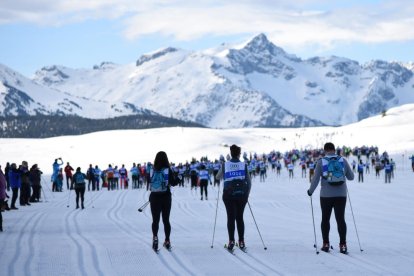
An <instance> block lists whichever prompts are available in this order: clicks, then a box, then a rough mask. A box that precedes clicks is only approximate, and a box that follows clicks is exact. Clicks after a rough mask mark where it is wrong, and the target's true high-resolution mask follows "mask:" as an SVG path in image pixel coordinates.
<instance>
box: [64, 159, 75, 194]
mask: <svg viewBox="0 0 414 276" xmlns="http://www.w3.org/2000/svg"><path fill="white" fill-rule="evenodd" d="M73 171H74V169H73V168H72V166H71V165H70V164H69V162H67V163H66V166H65V175H66V187H67V188H68V190H69V189H71V190H73V183H72V176H73V174H72V172H73ZM69 181H70V184H69Z"/></svg>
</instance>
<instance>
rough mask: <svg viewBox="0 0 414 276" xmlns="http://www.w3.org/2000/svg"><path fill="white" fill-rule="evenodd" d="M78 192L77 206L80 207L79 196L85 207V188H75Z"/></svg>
mask: <svg viewBox="0 0 414 276" xmlns="http://www.w3.org/2000/svg"><path fill="white" fill-rule="evenodd" d="M75 192H76V206H79V196H80V198H81V203H82V206H83V201H84V199H85V187H80V188H75Z"/></svg>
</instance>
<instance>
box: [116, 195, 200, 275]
mask: <svg viewBox="0 0 414 276" xmlns="http://www.w3.org/2000/svg"><path fill="white" fill-rule="evenodd" d="M127 195H128V194H127V193H124V196H123V197H122V201H121V206H119V208H116V211H115V212H114V216H115V218H116V219H117V220H118V221H123V223H125V224H127V225H128V226H129V228H130V229H132V228H134V225H132V224H130V223H129V221H127V220H125V219H122V218H121V217H120V215H119V213H120V210H122V207H123V205H124V204H125V198H126V196H127ZM130 229H128V228H127V231H125V230H124V231H125V232H126V233H127V234H129V235H131V236H134V237H135V238H136V239H139V240H141V241H143V240H142V238H138V237H136V236H135V235H132V234H131V233H130ZM150 246H151V245H150ZM171 253H173V252H168V254H170V255H171V256H172V258H173V259H174V260H175V261H176V263H177V264H178V265H179V266H180V267H181V268H182V269H184V270H185V271H186V272H188V273H189V275H195V274H196V273H194V272H192V271H191V270H190V269H189V268H188V267H187V266H185V265H184V264H183V263H182V262H181V261H179V260H178V259H177V257H176V256H174V254H171ZM158 255H159V256H160V257H161V256H162V254H158ZM162 261H163V262H164V264H166V266H167V268H169V269H170V270H171V271H172V272H173V273H174V274H175V275H181V274H180V273H179V272H177V271H175V270H174V269H173V268H172V267H171V266H169V265H168V262H167V261H166V260H165V259H164V257H163V256H162Z"/></svg>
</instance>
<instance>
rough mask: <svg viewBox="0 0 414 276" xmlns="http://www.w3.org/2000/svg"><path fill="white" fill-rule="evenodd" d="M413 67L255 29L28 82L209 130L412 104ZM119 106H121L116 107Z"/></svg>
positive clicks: (365, 113)
mask: <svg viewBox="0 0 414 276" xmlns="http://www.w3.org/2000/svg"><path fill="white" fill-rule="evenodd" d="M413 70H414V66H412V63H409V62H407V63H403V62H386V61H381V60H373V61H370V62H367V63H365V64H360V63H359V62H357V61H354V60H351V59H348V58H343V57H336V56H330V57H313V58H309V59H301V58H299V57H297V56H295V55H292V54H289V53H287V52H286V51H285V50H283V49H282V48H281V47H278V46H276V45H275V44H274V43H272V42H271V41H269V39H268V38H267V37H266V35H265V34H259V35H257V36H255V37H253V38H252V39H251V40H249V41H247V42H246V43H244V44H242V45H238V46H235V47H234V46H230V45H227V44H223V45H221V46H219V47H217V48H212V49H208V50H204V51H189V50H183V49H179V48H175V47H166V48H163V49H160V50H157V51H154V52H152V53H148V54H145V55H142V56H141V57H139V58H138V59H137V60H136V61H135V62H133V63H130V64H125V65H119V64H114V63H111V62H103V63H101V64H100V65H95V66H94V67H93V68H92V69H71V68H68V67H64V66H56V65H52V66H45V67H43V68H42V69H40V70H38V71H37V72H36V73H35V76H34V78H33V82H35V83H36V84H37V85H39V86H41V87H45V88H48V89H51V90H52V91H56V92H60V93H64V94H65V95H70V96H73V97H81V98H84V99H85V100H90V101H97V102H104V103H107V104H109V105H110V106H111V105H118V106H119V105H120V103H128V104H130V105H131V106H133V107H135V108H136V110H139V109H142V110H147V111H149V112H154V113H157V114H161V115H163V116H166V117H172V118H176V119H180V120H184V121H194V122H196V123H199V124H203V125H206V126H208V127H213V128H237V127H258V126H260V127H278V126H292V127H301V126H321V125H345V124H349V123H354V122H357V121H360V120H362V119H364V118H367V117H370V116H374V115H377V114H379V113H381V112H383V111H384V110H387V109H389V108H391V107H394V106H399V105H402V104H406V103H412V102H414V89H413V88H414V80H413V79H414V78H413V73H414V71H413ZM0 73H1V71H0ZM74 102H75V103H77V102H76V101H74ZM66 104H68V103H66ZM68 105H70V104H68ZM70 106H71V105H70ZM72 108H73V110H75V107H72ZM122 109H123V106H122V104H121V105H120V107H119V108H117V110H118V111H120V110H122ZM110 110H111V109H110ZM0 111H1V110H0ZM128 112H130V113H131V114H135V113H134V111H133V110H129V111H128ZM128 112H126V113H127V114H125V112H124V113H123V114H122V115H128V114H129V113H128ZM135 112H136V111H135ZM114 113H115V114H114ZM118 113H119V112H118ZM118 113H117V112H115V111H114V110H112V111H111V112H107V111H105V112H99V113H98V115H99V116H100V117H101V118H102V117H104V116H108V114H110V115H111V116H121V115H120V114H118ZM85 116H86V117H88V116H91V114H85ZM96 116H97V115H96V114H95V117H96Z"/></svg>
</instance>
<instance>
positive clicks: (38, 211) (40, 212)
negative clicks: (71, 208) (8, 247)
mask: <svg viewBox="0 0 414 276" xmlns="http://www.w3.org/2000/svg"><path fill="white" fill-rule="evenodd" d="M41 203H46V202H41ZM37 204H39V203H36V204H34V205H32V206H30V208H32V210H34V211H36V213H35V215H32V213H31V212H25V214H24V215H23V217H22V218H21V219H19V220H17V221H16V222H15V223H14V224H13V225H12V226H11V228H16V227H14V226H16V225H17V224H18V223H19V222H20V221H21V220H22V219H23V218H25V217H26V216H28V215H30V218H29V219H27V220H26V223H25V224H24V225H23V226H22V227H19V229H20V230H21V231H20V233H21V234H22V232H23V230H24V229H25V228H26V227H27V226H28V225H29V224H30V222H31V221H32V220H33V219H35V218H37V217H39V218H41V217H43V216H44V214H45V213H44V211H45V210H46V209H47V206H46V205H42V206H41V208H39V209H36V208H37V206H39V205H37ZM60 204H62V203H61V202H60V201H55V202H53V204H52V205H53V206H56V207H58V206H59V205H60ZM38 223H39V222H38V221H36V223H35V225H36V226H37V224H38ZM32 239H33V237H32V235H31V236H30V235H29V241H31V242H32V243H33V240H32ZM21 241H22V238H20V239H18V242H17V246H16V253H15V255H14V257H13V259H12V263H11V264H9V266H8V269H7V271H8V275H14V266H15V262H16V259H17V257H18V256H19V255H20V249H21V246H20V244H21ZM30 245H31V244H30V243H29V246H30ZM30 249H33V247H32V248H30ZM31 252H32V251H31ZM30 257H31V255H30V256H29V262H31V259H32V258H30ZM26 262H28V260H26ZM29 265H30V264H29ZM25 267H26V263H25V266H24V268H25Z"/></svg>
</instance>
